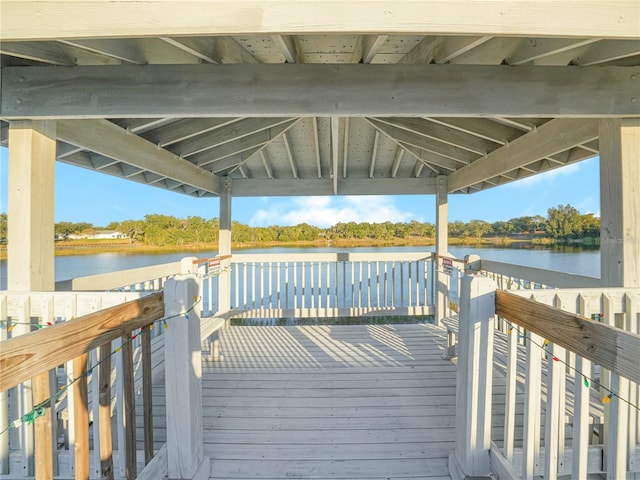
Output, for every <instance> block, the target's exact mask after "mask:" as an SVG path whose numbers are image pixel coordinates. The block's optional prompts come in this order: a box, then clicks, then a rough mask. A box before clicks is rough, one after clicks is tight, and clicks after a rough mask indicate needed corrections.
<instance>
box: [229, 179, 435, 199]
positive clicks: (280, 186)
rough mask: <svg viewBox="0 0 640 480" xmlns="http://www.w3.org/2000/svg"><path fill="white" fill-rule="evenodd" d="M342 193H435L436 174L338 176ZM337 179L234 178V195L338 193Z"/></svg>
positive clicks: (284, 195) (338, 183)
mask: <svg viewBox="0 0 640 480" xmlns="http://www.w3.org/2000/svg"><path fill="white" fill-rule="evenodd" d="M337 190H338V192H339V193H340V195H423V194H432V193H435V180H434V179H433V178H405V179H403V180H402V181H399V180H398V179H397V178H396V179H394V178H358V179H356V178H349V179H348V180H343V179H340V178H339V179H338V180H337ZM334 194H335V193H334V179H324V178H323V179H317V178H314V179H298V180H291V179H273V180H269V179H264V178H261V179H242V178H240V179H234V181H233V196H234V197H265V196H270V197H273V196H281V197H287V196H314V195H334Z"/></svg>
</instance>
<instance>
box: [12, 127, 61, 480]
mask: <svg viewBox="0 0 640 480" xmlns="http://www.w3.org/2000/svg"><path fill="white" fill-rule="evenodd" d="M55 160H56V124H55V122H53V121H19V122H11V124H10V125H9V185H8V190H9V191H8V202H9V205H8V206H9V208H8V222H9V225H8V227H9V231H8V260H7V273H8V279H7V280H8V282H7V287H8V289H9V290H19V291H53V290H54V289H55V282H54V259H53V240H54V178H55ZM31 388H32V390H33V393H31V392H30V391H29V389H28V388H27V389H25V391H23V392H22V395H23V397H24V396H30V395H33V400H32V403H31V402H30V401H27V402H26V403H25V404H26V405H38V404H40V403H42V402H44V401H45V400H47V399H48V398H50V396H51V385H50V382H49V372H44V373H42V374H40V375H38V376H37V377H35V378H34V379H33V380H32V384H31ZM29 400H31V399H29ZM34 430H35V436H34V438H35V446H34V450H35V452H34V459H35V462H34V463H35V474H36V477H37V478H38V479H50V478H53V445H54V442H53V435H52V414H51V409H49V408H48V409H47V410H46V412H45V414H44V415H43V416H42V417H39V418H37V419H36V421H35V423H34ZM25 448H26V447H25ZM28 470H30V465H29V468H28V469H27V470H25V473H26V474H28V473H29V472H28Z"/></svg>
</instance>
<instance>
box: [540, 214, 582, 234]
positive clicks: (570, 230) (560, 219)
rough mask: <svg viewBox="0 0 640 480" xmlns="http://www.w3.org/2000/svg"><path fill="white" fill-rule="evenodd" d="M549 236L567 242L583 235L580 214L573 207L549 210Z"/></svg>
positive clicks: (547, 222) (547, 225) (547, 227)
mask: <svg viewBox="0 0 640 480" xmlns="http://www.w3.org/2000/svg"><path fill="white" fill-rule="evenodd" d="M546 230H547V234H548V235H550V236H551V237H553V238H560V239H563V240H567V239H569V238H576V237H579V236H581V235H582V223H581V220H580V212H578V210H576V209H575V208H574V207H572V206H571V205H558V206H557V207H552V208H550V209H549V210H547V221H546Z"/></svg>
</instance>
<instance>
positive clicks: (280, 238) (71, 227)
mask: <svg viewBox="0 0 640 480" xmlns="http://www.w3.org/2000/svg"><path fill="white" fill-rule="evenodd" d="M2 215H5V214H2ZM1 220H3V219H0V225H2V224H5V225H6V221H4V222H2V221H1ZM4 220H6V215H5V218H4ZM218 226H219V223H218V219H217V218H213V219H210V220H205V219H204V218H201V217H197V216H195V217H187V218H176V217H173V216H169V215H146V216H145V217H144V219H143V220H125V221H123V222H113V223H111V224H109V225H108V226H107V227H105V228H106V229H109V230H117V231H120V232H122V233H124V234H126V235H127V236H128V237H129V238H130V239H132V240H133V241H137V242H142V243H145V244H149V245H157V246H170V245H189V244H197V243H215V242H217V241H218ZM98 229H101V227H94V226H93V225H91V224H88V223H84V222H83V223H72V222H60V223H58V224H56V234H58V235H59V236H60V237H62V238H64V237H65V236H67V235H69V234H74V233H75V234H78V233H83V232H85V233H86V232H90V231H91V230H98ZM0 235H1V233H0ZM449 235H450V236H451V237H454V238H455V237H458V238H478V239H480V238H483V237H485V238H486V237H517V236H520V237H522V236H527V235H528V236H530V237H533V236H536V237H538V238H540V237H543V238H544V237H548V238H554V239H559V240H567V239H576V238H583V237H598V236H599V235H600V219H599V218H597V217H594V216H593V215H592V214H581V213H580V212H579V211H578V210H577V209H575V208H574V207H572V206H571V205H558V206H557V207H554V208H550V209H549V210H548V211H547V216H546V217H543V216H541V215H535V216H525V217H517V218H512V219H511V220H507V221H500V222H494V223H489V222H485V221H483V220H471V221H469V222H466V223H465V222H460V221H456V222H451V223H449ZM434 236H435V225H433V224H432V223H422V222H417V221H415V220H414V221H411V222H397V223H394V222H384V223H368V222H362V223H356V222H348V223H337V224H336V225H334V226H332V227H329V228H320V227H315V226H313V225H308V224H306V223H302V224H300V225H294V226H277V225H273V226H270V227H250V226H248V225H245V224H243V223H239V222H233V226H232V240H233V241H235V242H242V243H249V242H298V241H315V240H366V239H372V240H389V241H391V240H395V239H408V238H411V237H416V238H433V237H434ZM0 238H5V237H0Z"/></svg>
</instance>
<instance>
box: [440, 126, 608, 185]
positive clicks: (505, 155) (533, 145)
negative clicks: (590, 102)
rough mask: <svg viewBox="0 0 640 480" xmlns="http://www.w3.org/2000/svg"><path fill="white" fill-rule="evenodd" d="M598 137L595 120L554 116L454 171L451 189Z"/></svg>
mask: <svg viewBox="0 0 640 480" xmlns="http://www.w3.org/2000/svg"><path fill="white" fill-rule="evenodd" d="M597 137H598V122H597V121H596V120H590V119H569V118H566V119H563V118H559V119H554V120H551V121H549V122H547V123H545V124H544V125H542V126H541V127H540V128H538V129H536V130H534V131H532V132H529V133H527V134H525V135H523V136H521V137H520V138H518V139H516V140H514V141H513V142H512V143H510V144H507V145H505V146H504V147H501V148H499V149H498V150H494V151H493V152H492V153H490V154H489V155H487V156H485V157H482V158H480V159H478V160H476V161H475V162H473V163H471V164H469V165H467V166H466V167H463V168H461V169H459V170H457V171H455V172H453V173H452V174H451V175H450V176H449V191H450V192H455V191H457V190H461V189H463V188H465V187H468V186H471V185H474V184H476V183H478V182H481V181H484V180H488V179H490V178H493V177H495V176H498V175H501V174H502V173H506V172H509V171H511V170H514V169H516V168H519V167H524V166H526V165H528V164H530V163H533V162H535V161H536V160H540V159H542V158H545V157H548V156H550V155H554V154H556V153H558V152H562V151H564V150H567V149H569V148H571V147H574V146H576V145H579V144H581V143H584V142H588V141H591V140H593V139H594V138H597Z"/></svg>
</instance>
